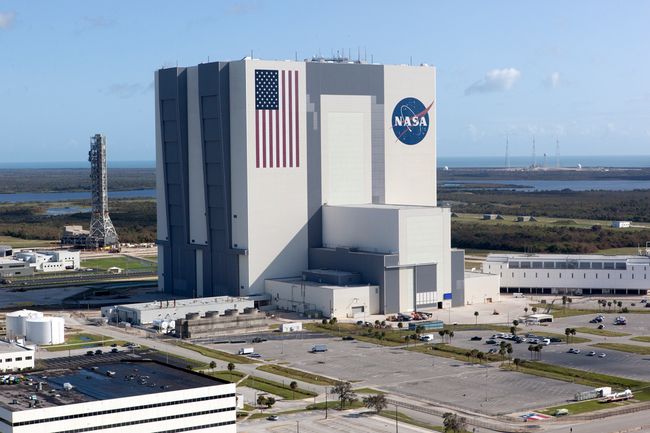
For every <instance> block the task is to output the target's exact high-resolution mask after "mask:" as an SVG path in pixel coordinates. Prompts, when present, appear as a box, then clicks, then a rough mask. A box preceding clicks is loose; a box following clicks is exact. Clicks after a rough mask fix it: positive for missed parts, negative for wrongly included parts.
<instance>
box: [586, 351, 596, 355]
mask: <svg viewBox="0 0 650 433" xmlns="http://www.w3.org/2000/svg"><path fill="white" fill-rule="evenodd" d="M587 356H596V352H594V351H593V350H592V351H591V352H588V353H587Z"/></svg>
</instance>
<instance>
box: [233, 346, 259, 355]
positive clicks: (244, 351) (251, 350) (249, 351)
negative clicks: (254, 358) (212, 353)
mask: <svg viewBox="0 0 650 433" xmlns="http://www.w3.org/2000/svg"><path fill="white" fill-rule="evenodd" d="M253 353H255V349H254V348H253V347H242V348H241V349H239V352H237V354H239V355H252V354H253Z"/></svg>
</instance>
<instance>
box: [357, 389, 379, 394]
mask: <svg viewBox="0 0 650 433" xmlns="http://www.w3.org/2000/svg"><path fill="white" fill-rule="evenodd" d="M354 392H356V393H357V394H386V393H385V392H384V391H380V390H378V389H374V388H357V389H355V390H354Z"/></svg>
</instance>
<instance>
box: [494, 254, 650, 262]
mask: <svg viewBox="0 0 650 433" xmlns="http://www.w3.org/2000/svg"><path fill="white" fill-rule="evenodd" d="M487 260H488V261H506V260H530V261H534V260H567V261H568V260H578V261H580V260H584V261H599V260H602V261H626V260H632V261H639V262H650V257H648V256H639V255H636V256H634V255H621V254H618V255H611V256H609V255H604V254H523V253H522V254H488V256H487Z"/></svg>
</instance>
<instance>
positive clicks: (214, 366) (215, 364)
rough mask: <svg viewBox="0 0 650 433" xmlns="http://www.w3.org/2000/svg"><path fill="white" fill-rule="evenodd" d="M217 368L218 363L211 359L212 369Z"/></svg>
mask: <svg viewBox="0 0 650 433" xmlns="http://www.w3.org/2000/svg"><path fill="white" fill-rule="evenodd" d="M215 368H217V363H216V362H214V361H210V369H212V370H214V369H215Z"/></svg>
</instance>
